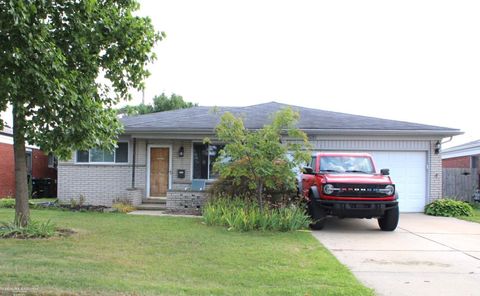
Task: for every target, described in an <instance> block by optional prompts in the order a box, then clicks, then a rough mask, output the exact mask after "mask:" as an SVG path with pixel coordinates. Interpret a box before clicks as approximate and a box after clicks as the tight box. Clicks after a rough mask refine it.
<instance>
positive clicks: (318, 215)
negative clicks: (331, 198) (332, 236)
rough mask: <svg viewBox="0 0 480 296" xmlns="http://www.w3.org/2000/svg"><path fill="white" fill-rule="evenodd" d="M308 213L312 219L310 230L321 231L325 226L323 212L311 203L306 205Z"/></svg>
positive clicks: (325, 215)
mask: <svg viewBox="0 0 480 296" xmlns="http://www.w3.org/2000/svg"><path fill="white" fill-rule="evenodd" d="M308 212H309V214H310V217H312V223H310V228H311V229H313V230H322V229H323V227H324V226H325V220H326V218H327V214H326V213H325V210H323V209H322V208H320V207H318V206H316V205H315V203H314V202H313V201H310V202H309V203H308Z"/></svg>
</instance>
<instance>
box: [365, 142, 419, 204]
mask: <svg viewBox="0 0 480 296" xmlns="http://www.w3.org/2000/svg"><path fill="white" fill-rule="evenodd" d="M369 153H370V154H371V155H372V156H373V158H374V160H375V163H376V165H377V170H378V172H380V169H383V168H388V169H390V176H391V177H392V180H393V182H394V183H395V186H396V188H397V190H398V194H399V197H400V199H399V201H400V211H401V212H423V208H424V207H425V201H426V195H427V153H426V152H417V151H414V152H404V151H401V152H400V151H371V152H369Z"/></svg>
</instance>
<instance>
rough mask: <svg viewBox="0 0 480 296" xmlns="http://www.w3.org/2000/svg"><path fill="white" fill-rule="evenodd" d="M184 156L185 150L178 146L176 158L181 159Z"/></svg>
mask: <svg viewBox="0 0 480 296" xmlns="http://www.w3.org/2000/svg"><path fill="white" fill-rule="evenodd" d="M184 154H185V149H184V148H183V146H180V149H178V157H183V155H184Z"/></svg>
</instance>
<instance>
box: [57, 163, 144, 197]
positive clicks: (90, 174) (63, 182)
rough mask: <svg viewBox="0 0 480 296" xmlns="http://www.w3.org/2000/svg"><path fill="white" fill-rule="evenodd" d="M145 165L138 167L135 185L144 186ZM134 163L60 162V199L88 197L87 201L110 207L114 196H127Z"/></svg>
mask: <svg viewBox="0 0 480 296" xmlns="http://www.w3.org/2000/svg"><path fill="white" fill-rule="evenodd" d="M145 175H146V173H145V166H137V167H136V185H137V186H136V187H137V188H140V190H142V196H143V190H144V188H145ZM131 177H132V166H131V165H85V164H72V163H61V164H60V165H59V166H58V199H59V201H60V202H62V203H69V202H70V200H71V199H74V200H79V198H80V196H83V197H84V198H85V204H93V205H103V206H110V205H111V204H112V201H113V200H114V199H117V198H118V199H127V198H128V197H129V192H128V191H127V189H129V188H130V187H131V180H132V179H131Z"/></svg>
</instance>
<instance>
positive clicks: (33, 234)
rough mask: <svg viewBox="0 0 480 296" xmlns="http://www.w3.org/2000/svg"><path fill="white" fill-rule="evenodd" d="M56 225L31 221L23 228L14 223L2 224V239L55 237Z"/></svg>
mask: <svg viewBox="0 0 480 296" xmlns="http://www.w3.org/2000/svg"><path fill="white" fill-rule="evenodd" d="M55 233H56V231H55V224H53V223H52V222H50V220H48V221H46V222H38V221H30V223H28V226H25V227H22V226H19V225H17V224H15V223H13V222H1V223H0V238H23V239H26V238H48V237H52V236H54V235H55Z"/></svg>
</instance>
